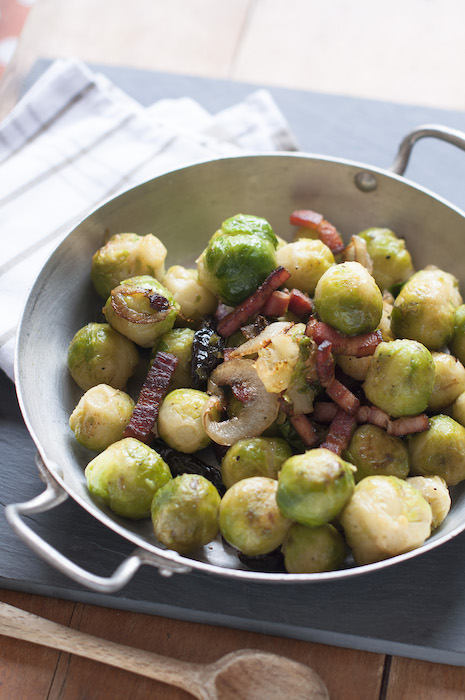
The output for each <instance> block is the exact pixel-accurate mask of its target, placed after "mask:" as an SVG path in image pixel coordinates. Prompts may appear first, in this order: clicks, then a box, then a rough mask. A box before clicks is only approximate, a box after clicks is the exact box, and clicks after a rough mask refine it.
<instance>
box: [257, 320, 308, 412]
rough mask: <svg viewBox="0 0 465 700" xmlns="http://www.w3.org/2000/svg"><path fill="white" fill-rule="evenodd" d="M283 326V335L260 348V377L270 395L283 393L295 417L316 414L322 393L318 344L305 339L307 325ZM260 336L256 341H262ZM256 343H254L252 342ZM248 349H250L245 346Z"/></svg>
mask: <svg viewBox="0 0 465 700" xmlns="http://www.w3.org/2000/svg"><path fill="white" fill-rule="evenodd" d="M280 325H283V326H284V328H283V330H282V331H281V332H276V333H273V334H272V335H271V336H270V337H269V338H267V339H266V341H265V340H263V342H259V343H258V344H257V350H258V359H257V360H256V362H255V369H256V370H257V374H258V376H259V377H260V379H261V380H262V382H263V384H264V385H265V387H266V390H267V391H268V392H270V393H276V394H280V393H282V392H283V393H282V398H283V400H284V401H285V402H286V403H287V404H288V406H289V407H291V408H292V412H293V413H294V414H299V413H310V412H311V411H313V400H314V398H315V395H316V393H317V391H319V389H320V385H319V383H318V373H317V369H316V344H315V343H314V341H313V340H312V339H311V338H309V337H308V336H307V335H305V324H304V323H296V324H281V323H279V322H278V323H274V324H270V325H269V326H267V329H266V330H267V331H270V330H271V328H272V327H277V326H280ZM259 338H260V336H257V338H256V339H255V341H257V340H259ZM251 342H252V343H253V342H254V341H251ZM244 347H246V346H244Z"/></svg>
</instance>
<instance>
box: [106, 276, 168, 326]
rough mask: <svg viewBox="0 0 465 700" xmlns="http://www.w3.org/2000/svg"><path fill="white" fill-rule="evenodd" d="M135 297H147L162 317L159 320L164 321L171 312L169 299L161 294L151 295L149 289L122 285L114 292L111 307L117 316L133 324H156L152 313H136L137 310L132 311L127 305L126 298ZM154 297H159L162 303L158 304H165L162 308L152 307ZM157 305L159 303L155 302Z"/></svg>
mask: <svg viewBox="0 0 465 700" xmlns="http://www.w3.org/2000/svg"><path fill="white" fill-rule="evenodd" d="M128 296H131V297H135V296H143V297H147V298H148V300H149V303H150V306H151V308H153V309H154V310H155V311H158V312H159V314H160V316H159V317H157V318H158V320H162V319H163V318H165V317H166V316H167V315H168V313H169V310H170V308H169V307H170V305H169V301H168V299H166V298H165V297H164V296H162V295H160V294H153V293H150V292H149V291H148V290H147V289H144V288H143V287H136V288H134V287H129V286H128V287H126V286H124V285H120V286H119V287H117V289H116V290H114V291H113V293H112V295H111V302H110V303H111V306H112V308H113V310H114V312H115V313H116V314H118V316H121V318H124V319H125V320H126V321H130V322H131V323H153V322H154V320H155V319H154V315H153V314H150V313H144V312H143V311H136V310H135V309H131V308H130V307H129V306H128V305H127V304H126V299H125V297H128ZM153 297H159V299H160V301H159V302H158V303H159V304H161V300H162V299H163V301H164V302H165V304H163V305H162V306H161V307H160V306H157V305H155V306H152V298H153ZM155 304H157V302H155Z"/></svg>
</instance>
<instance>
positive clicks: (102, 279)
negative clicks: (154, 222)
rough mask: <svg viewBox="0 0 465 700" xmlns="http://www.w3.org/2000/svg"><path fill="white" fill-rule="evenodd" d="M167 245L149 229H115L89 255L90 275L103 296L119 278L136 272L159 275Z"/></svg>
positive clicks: (106, 296) (118, 281)
mask: <svg viewBox="0 0 465 700" xmlns="http://www.w3.org/2000/svg"><path fill="white" fill-rule="evenodd" d="M165 258H166V248H165V246H164V245H163V243H162V242H161V241H160V240H159V239H158V238H157V237H156V236H153V235H152V234H151V233H149V234H147V235H146V236H139V235H138V234H137V233H117V234H115V235H114V236H112V237H111V238H110V240H109V241H108V243H106V245H104V246H102V248H99V250H97V251H96V253H94V255H93V257H92V267H91V279H92V282H93V283H94V287H95V289H96V291H97V294H99V295H100V296H101V297H102V298H103V299H107V298H108V296H109V295H110V292H111V290H112V289H113V288H114V287H116V286H117V285H118V284H119V283H120V282H121V280H124V279H127V278H128V277H136V275H151V276H152V277H155V278H156V279H161V278H162V277H163V275H164V272H165Z"/></svg>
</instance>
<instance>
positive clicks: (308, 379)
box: [281, 324, 321, 415]
mask: <svg viewBox="0 0 465 700" xmlns="http://www.w3.org/2000/svg"><path fill="white" fill-rule="evenodd" d="M301 325H303V324H296V326H295V327H294V328H295V329H297V328H299V327H300V326H301ZM294 337H295V338H296V340H298V345H299V352H298V355H297V362H296V364H295V366H294V369H293V371H292V374H291V377H290V380H289V383H288V386H287V388H286V389H285V390H284V391H283V393H282V395H281V398H282V400H283V401H284V402H285V403H286V404H287V406H289V407H291V408H292V413H293V414H294V415H299V414H302V413H311V412H312V411H313V402H314V399H315V396H316V395H317V394H318V392H319V391H320V388H321V387H320V383H319V380H318V370H317V364H316V349H317V348H316V343H315V342H314V341H313V340H311V338H309V337H308V336H306V335H305V334H304V333H303V332H302V334H301V335H300V334H299V333H297V332H295V333H294Z"/></svg>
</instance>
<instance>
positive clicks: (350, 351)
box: [305, 319, 383, 357]
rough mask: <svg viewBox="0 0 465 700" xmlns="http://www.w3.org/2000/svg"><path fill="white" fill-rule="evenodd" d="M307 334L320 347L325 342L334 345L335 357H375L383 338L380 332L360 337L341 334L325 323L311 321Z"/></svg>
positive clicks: (364, 334)
mask: <svg viewBox="0 0 465 700" xmlns="http://www.w3.org/2000/svg"><path fill="white" fill-rule="evenodd" d="M305 332H306V334H307V335H308V336H310V337H311V338H313V340H314V341H315V343H316V344H317V345H319V344H320V343H323V342H324V341H325V340H326V341H328V342H330V343H331V345H332V352H333V353H334V354H335V355H353V356H354V357H367V356H368V355H373V353H374V351H375V350H376V348H377V347H378V345H379V344H380V343H381V342H382V340H383V337H382V335H381V331H380V330H376V331H372V332H370V333H363V334H360V335H354V336H348V335H344V334H343V333H339V331H337V330H336V329H335V328H332V327H331V326H329V325H328V324H327V323H323V321H316V320H315V319H312V320H311V323H310V322H309V323H307V328H306V331H305Z"/></svg>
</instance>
